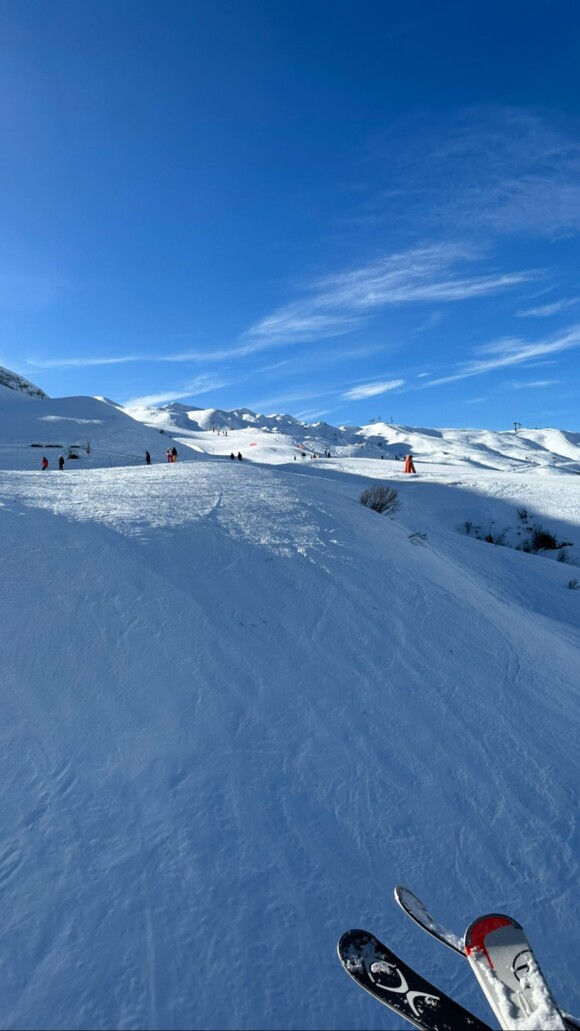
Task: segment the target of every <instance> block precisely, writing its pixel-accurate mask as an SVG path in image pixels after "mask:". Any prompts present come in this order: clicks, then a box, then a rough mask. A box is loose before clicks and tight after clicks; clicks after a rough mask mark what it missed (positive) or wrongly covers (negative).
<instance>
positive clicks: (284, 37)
mask: <svg viewBox="0 0 580 1031" xmlns="http://www.w3.org/2000/svg"><path fill="white" fill-rule="evenodd" d="M579 42H580V5H578V3H577V2H575V0H574V2H569V3H568V2H558V0H550V2H549V3H544V2H533V0H528V2H527V3H526V4H506V3H505V2H501V3H496V2H485V3H483V2H475V0H474V2H469V0H467V2H466V0H461V2H457V3H455V2H444V0H442V2H439V3H437V4H435V3H433V2H432V0H429V2H414V0H407V2H406V3H405V4H400V3H395V2H391V0H380V2H374V0H353V2H344V0H328V2H327V0H308V2H303V0H292V2H290V0H276V2H273V0H203V2H201V0H187V2H182V0H163V2H155V3H152V2H150V0H123V2H122V3H121V2H119V0H114V2H112V0H99V2H98V3H97V2H88V0H70V2H68V0H67V2H62V0H3V2H2V3H0V53H1V60H0V125H1V130H2V137H1V150H0V364H1V365H5V366H7V367H9V368H12V369H14V370H15V371H17V372H19V373H21V374H22V375H24V376H26V377H27V378H29V379H31V380H33V381H34V382H35V383H37V384H38V385H39V386H41V387H42V388H43V389H45V390H46V391H47V392H48V393H49V394H51V395H53V396H59V395H68V394H99V395H101V394H102V395H105V396H107V397H111V398H113V399H115V400H117V401H121V402H128V401H134V400H137V399H139V400H142V399H146V402H147V403H151V404H162V403H166V402H168V401H172V400H180V401H183V402H187V403H189V402H191V404H192V405H195V406H199V407H219V408H234V407H240V406H247V407H250V408H253V409H254V410H257V411H262V412H289V413H291V414H293V415H296V416H298V417H301V418H304V419H307V420H309V421H313V420H316V419H319V418H320V419H326V420H327V421H328V422H332V423H335V424H338V423H341V424H343V423H364V422H367V421H368V420H369V419H370V418H378V417H382V418H383V419H386V420H387V419H391V418H392V419H393V420H394V421H395V422H398V423H402V424H407V425H415V426H444V425H447V426H479V427H490V428H509V427H511V426H513V423H514V421H516V420H517V421H518V422H521V423H522V424H524V425H528V426H547V425H551V426H556V427H563V428H568V429H579V428H580V427H579V425H578V386H579V382H580V279H579V270H580V247H579V234H580V119H579V105H580V101H579V97H580V62H579V60H578V51H579Z"/></svg>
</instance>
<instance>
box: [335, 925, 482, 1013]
mask: <svg viewBox="0 0 580 1031" xmlns="http://www.w3.org/2000/svg"><path fill="white" fill-rule="evenodd" d="M338 956H339V959H340V962H341V963H342V965H343V967H344V969H345V970H346V972H347V974H350V976H351V977H352V978H354V980H355V981H356V983H357V984H359V985H360V986H361V988H364V989H365V991H367V992H369V993H370V994H371V995H372V996H374V998H375V999H378V1000H379V1002H382V1003H383V1005H385V1006H388V1007H389V1009H391V1010H393V1011H394V1012H395V1013H398V1014H399V1016H401V1017H404V1018H405V1020H408V1021H409V1022H410V1023H411V1024H414V1026H415V1027H418V1028H420V1031H490V1028H489V1025H488V1024H484V1023H483V1021H482V1020H479V1019H478V1017H475V1016H474V1015H473V1013H470V1012H469V1011H468V1010H466V1009H464V1008H463V1006H460V1005H459V1003H458V1002H455V1000H454V999H451V998H450V997H449V996H448V995H445V994H444V993H443V992H441V991H439V989H438V988H435V987H434V986H433V985H432V984H429V982H428V981H425V979H424V978H423V977H421V976H420V975H419V974H417V973H416V972H415V971H414V970H413V969H412V968H411V967H409V966H407V964H406V963H403V961H402V960H400V959H399V958H398V956H395V954H394V952H391V950H390V949H388V948H387V947H386V945H383V944H382V942H380V941H379V940H378V938H375V936H374V935H373V934H369V932H368V931H356V930H355V931H347V932H346V934H343V936H342V938H341V939H340V941H339V943H338Z"/></svg>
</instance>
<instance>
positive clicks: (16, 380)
mask: <svg viewBox="0 0 580 1031" xmlns="http://www.w3.org/2000/svg"><path fill="white" fill-rule="evenodd" d="M8 391H12V394H9V393H8ZM20 395H25V396H26V397H34V398H38V399H44V398H47V397H48V394H45V393H44V390H41V389H40V387H37V386H35V384H34V383H31V382H30V380H27V379H24V376H19V375H18V373H16V372H12V371H11V370H10V369H5V368H4V367H3V366H0V398H1V399H2V400H5V401H7V400H16V399H18V397H19V396H20Z"/></svg>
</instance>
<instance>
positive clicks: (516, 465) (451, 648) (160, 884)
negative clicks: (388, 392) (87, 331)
mask: <svg viewBox="0 0 580 1031" xmlns="http://www.w3.org/2000/svg"><path fill="white" fill-rule="evenodd" d="M25 409H28V413H27V412H26V411H25ZM196 411H197V417H196V416H195V412H196ZM188 413H190V414H193V419H192V418H190V414H188ZM138 414H139V413H136V412H134V413H133V415H134V416H137V415H138ZM140 414H141V416H142V418H141V421H137V419H136V418H131V417H130V416H131V413H127V412H126V411H123V410H122V409H121V408H120V407H119V406H115V405H114V404H112V403H111V402H107V401H105V400H104V399H100V400H98V399H94V398H68V399H60V401H57V400H54V399H53V400H32V399H26V398H25V399H23V400H22V401H21V402H20V403H19V404H18V405H14V404H13V405H11V406H6V408H3V409H2V411H1V412H0V445H1V446H0V470H1V471H0V521H1V526H2V577H1V578H0V592H1V599H2V609H1V611H2V620H1V622H0V656H1V668H2V678H1V683H2V702H3V719H2V722H1V724H0V735H1V738H2V740H1V745H2V747H1V751H0V755H1V757H2V758H1V761H2V778H1V781H0V828H1V831H0V833H1V838H0V885H1V887H2V892H3V895H2V897H3V903H4V906H3V920H2V923H1V926H0V957H1V962H2V972H3V976H2V993H1V1002H0V1025H1V1026H3V1027H9V1028H67V1029H68V1028H71V1029H72V1028H82V1029H88V1028H191V1027H195V1028H209V1029H213V1028H216V1029H217V1028H228V1029H230V1028H231V1029H234V1028H241V1029H251V1028H259V1029H262V1028H264V1029H265V1028H312V1029H319V1028H320V1029H322V1028H377V1029H378V1028H382V1027H384V1026H385V1023H386V1022H387V1023H388V1026H389V1027H393V1028H396V1027H402V1026H403V1025H402V1024H400V1022H397V1019H396V1018H395V1017H394V1015H393V1018H392V1019H391V1018H390V1016H389V1015H388V1014H387V1011H386V1010H385V1009H384V1007H381V1006H379V1005H378V1004H376V1003H375V1002H374V1000H373V999H371V998H370V997H369V996H368V995H366V994H365V993H363V992H361V991H359V990H357V988H356V986H355V985H353V983H352V982H351V981H350V979H349V978H347V977H346V976H345V974H344V971H343V970H342V969H341V967H340V964H339V962H338V960H337V958H336V942H337V940H338V939H339V937H340V935H341V934H342V932H343V931H345V930H346V929H348V928H349V927H365V928H367V929H368V930H369V931H371V932H373V933H374V934H376V935H377V936H378V937H379V938H380V939H382V940H383V941H384V942H385V944H387V945H389V946H390V947H391V948H393V949H394V951H395V952H397V953H399V954H400V955H401V957H402V958H403V959H405V960H406V962H408V963H410V964H411V965H412V966H414V967H416V969H417V970H418V971H419V972H420V973H421V974H422V975H423V976H425V977H426V978H428V979H429V980H431V981H433V982H434V983H435V984H436V985H439V986H440V987H441V988H442V989H443V990H444V991H446V992H447V993H449V994H452V995H454V996H455V997H456V998H457V999H458V1001H460V1002H461V1003H462V1004H463V1005H464V1006H466V1007H468V1008H470V1009H473V1010H474V1011H475V1012H476V1013H477V1014H478V1015H479V1016H480V1017H481V1018H482V1019H484V1020H488V1021H489V1022H490V1023H492V1022H493V1019H494V1018H493V1016H492V1015H491V1013H490V1011H489V1009H488V1007H487V1004H486V1002H485V1000H484V998H483V996H482V994H481V992H480V989H479V988H478V986H477V984H476V981H475V978H474V977H473V975H472V973H471V971H470V969H469V966H468V964H467V963H466V962H465V961H463V960H462V959H461V957H458V956H455V955H453V954H452V953H451V952H450V951H449V950H446V949H444V948H442V947H440V946H439V945H438V943H437V942H435V941H434V940H433V939H432V938H431V937H429V936H428V935H426V934H424V933H422V932H421V931H420V929H418V928H416V927H415V926H414V925H413V924H412V922H411V921H410V920H408V919H407V918H406V917H405V915H404V914H403V913H402V912H401V911H400V910H399V909H398V907H397V906H396V905H395V902H394V900H393V898H392V889H393V886H394V885H395V884H397V883H403V884H407V885H408V886H409V887H410V888H412V889H413V890H414V891H416V892H417V894H418V895H419V896H420V897H421V898H422V899H423V900H424V901H425V902H426V903H427V905H428V907H429V909H430V911H431V912H432V913H433V916H434V917H435V918H436V919H440V920H441V922H442V923H443V924H445V925H447V926H450V927H452V928H453V929H454V930H456V931H457V933H458V934H461V933H462V932H463V930H464V928H465V927H466V926H467V924H468V923H469V922H470V921H471V920H472V919H473V918H474V917H476V916H477V915H479V914H481V913H483V912H491V911H499V912H507V913H509V914H510V915H512V916H514V917H515V918H516V919H517V920H519V921H520V922H521V923H523V925H524V927H525V928H526V931H527V933H528V937H529V939H530V941H531V943H532V945H533V946H534V947H535V951H536V954H537V957H538V960H539V962H540V964H541V966H542V969H543V971H544V973H545V974H546V976H547V978H548V980H549V982H550V984H551V987H552V989H553V992H554V995H555V996H556V998H557V999H558V1000H559V1001H560V1003H561V1004H562V1006H564V1007H565V1008H566V1009H568V1010H571V1011H572V1012H574V1011H576V1012H578V1011H579V1010H580V991H579V986H578V980H577V960H576V957H577V952H578V941H579V927H580V919H579V918H580V890H579V884H580V833H579V817H578V813H579V807H578V786H579V783H580V778H579V772H580V771H579V765H580V762H579V755H578V739H579V736H580V677H579V655H580V629H579V617H580V590H575V589H574V588H573V587H572V586H569V585H570V584H573V583H574V582H575V581H576V582H577V581H580V569H578V568H576V567H575V566H574V565H572V564H570V563H571V562H577V561H580V479H579V478H578V476H577V475H576V473H575V469H574V466H575V465H576V464H577V463H578V461H579V459H580V447H579V444H578V440H579V436H578V434H572V433H569V434H564V433H563V432H561V431H556V430H552V431H549V430H544V431H532V430H530V431H522V433H521V434H518V435H517V436H516V435H515V434H513V433H512V434H507V433H506V434H503V435H501V434H494V433H491V432H489V433H487V434H485V433H483V432H482V431H480V432H476V431H469V432H467V431H463V433H462V432H461V431H457V430H455V431H451V430H449V431H435V430H432V431H428V430H409V429H405V428H400V427H399V428H395V427H384V438H380V433H381V432H382V431H380V430H377V427H376V426H370V427H366V428H363V429H361V428H358V429H357V428H351V429H350V430H348V431H346V430H345V432H344V434H343V441H342V443H341V442H340V439H339V437H337V438H336V441H334V439H333V434H334V433H335V432H336V433H338V434H339V435H340V432H341V431H340V430H335V429H334V428H332V427H326V428H325V427H324V424H319V426H318V427H317V428H314V427H310V428H308V427H304V426H303V425H301V424H298V423H297V424H296V427H295V428H294V430H292V432H291V431H290V423H289V421H288V420H289V419H290V417H285V419H286V420H287V421H285V422H284V424H283V427H282V430H280V429H279V422H280V420H279V419H278V417H271V418H272V419H274V420H276V419H278V429H276V428H273V427H274V425H275V424H274V423H272V424H271V425H270V426H267V425H264V426H262V425H256V424H255V423H249V424H247V425H246V424H244V419H243V415H239V422H236V421H235V420H234V419H233V417H232V416H231V413H230V419H229V421H228V419H226V420H225V421H224V422H223V423H222V424H220V426H219V430H220V432H219V435H218V433H217V429H216V421H217V420H216V415H215V412H214V411H213V410H210V415H209V416H208V417H207V418H206V415H207V413H206V412H205V410H201V409H199V410H189V409H187V410H186V411H185V412H181V413H179V412H177V414H176V413H175V412H171V413H167V412H165V414H164V415H163V414H162V415H161V416H160V417H159V424H158V425H154V424H153V423H154V419H153V417H151V416H150V415H149V413H148V412H145V413H143V412H142V413H140ZM246 414H247V413H246ZM143 416H145V418H143ZM42 419H44V421H39V420H42ZM67 420H69V421H67ZM70 420H73V421H72V422H71V421H70ZM186 420H187V421H186ZM188 422H189V423H190V424H191V427H192V428H191V429H189V428H188V425H187V423H188ZM194 422H195V426H194V425H193V423H194ZM247 422H248V420H247V419H246V423H247ZM294 422H296V420H294ZM146 423H147V424H146ZM177 423H179V425H177ZM212 426H213V428H212ZM226 429H227V432H228V436H227V437H226V436H225V431H226ZM160 430H163V433H160V432H159V431H160ZM438 434H443V436H439V435H438ZM79 435H80V436H79ZM77 436H79V439H78V440H77V439H76V438H77ZM373 436H376V438H377V439H376V440H375V441H374V442H373V441H372V440H371V438H373ZM307 437H308V438H310V440H307V439H306V438H307ZM358 439H360V443H357V440H358ZM381 439H383V442H382V443H381ZM83 440H85V441H90V442H91V447H90V450H88V451H87V450H85V451H84V452H82V451H79V457H78V458H77V459H69V458H68V457H67V460H66V464H65V469H64V471H62V472H61V471H59V470H58V467H57V462H56V457H55V456H58V455H59V454H60V453H62V454H63V455H65V456H67V455H68V451H67V450H66V449H67V448H69V447H70V446H72V445H78V444H79V443H82V441H83ZM369 440H370V441H371V442H369ZM430 440H431V441H432V442H433V450H432V451H429V449H428V447H427V442H428V441H430ZM526 440H527V441H528V443H527V444H526V443H525V441H526ZM174 442H176V446H177V449H178V451H179V460H178V462H177V463H176V464H171V465H169V464H167V463H166V462H165V449H166V447H167V446H169V445H171V446H173V444H174ZM33 443H40V444H41V445H46V444H48V443H52V444H54V445H56V448H55V450H54V451H50V452H49V454H50V464H49V469H48V471H46V472H41V471H40V457H41V456H42V454H43V451H42V450H38V449H37V448H32V447H31V446H30V445H31V444H33ZM361 444H362V446H360V445H361ZM252 445H254V446H253V447H252ZM307 445H311V446H308V447H307ZM325 445H326V447H325ZM335 445H336V446H335ZM409 447H410V448H412V449H413V451H414V454H415V464H416V467H417V472H418V475H417V476H416V477H405V476H404V475H403V474H402V463H399V462H398V461H396V460H395V458H394V455H395V454H396V453H398V452H399V451H400V453H401V454H404V453H405V449H408V448H409ZM340 448H342V449H343V450H342V451H341V450H340ZM59 449H60V450H59ZM145 449H148V450H150V452H151V454H152V458H153V464H152V465H151V466H150V467H149V466H146V465H145V463H144V452H145ZM325 449H326V450H330V451H331V456H332V457H331V458H326V459H325V458H322V459H318V458H317V459H313V458H310V457H306V458H304V459H303V458H302V457H301V455H302V453H305V454H307V455H308V456H309V455H310V453H314V452H316V453H317V454H318V453H320V452H323V451H324V450H325ZM238 450H240V451H241V452H242V454H243V461H241V462H240V461H238V460H237V458H236V459H234V460H232V459H230V458H229V454H230V451H233V452H234V453H236V454H237V452H238ZM381 451H384V452H385V454H386V455H388V457H385V458H383V459H381V458H380V452H381ZM186 455H187V457H188V459H189V460H188V461H184V460H183V459H184V458H185V457H186ZM294 455H296V461H295V460H294ZM248 459H252V461H249V460H248ZM377 481H379V482H380V483H384V484H386V485H388V486H394V487H395V488H396V489H397V490H398V492H399V499H400V501H401V506H400V509H399V511H398V512H397V513H396V514H395V515H393V516H386V515H382V516H381V515H378V514H377V513H376V512H373V511H371V510H370V509H368V508H365V507H363V506H362V505H361V504H360V501H359V499H360V494H361V491H362V490H363V488H364V487H367V486H369V485H372V484H373V483H376V482H377ZM524 510H525V513H526V520H527V521H524V519H523V514H522V513H523V512H524ZM534 521H536V522H537V523H541V524H542V525H543V526H544V527H545V528H546V529H549V530H550V531H551V532H553V533H554V535H555V537H557V538H558V542H559V543H561V542H563V541H566V542H567V544H568V547H567V549H566V550H567V557H568V561H567V562H563V561H560V562H557V561H555V560H554V559H555V557H556V554H557V553H556V552H555V551H554V552H546V553H545V554H538V555H532V554H525V553H523V551H521V550H516V547H515V546H516V544H517V543H518V541H520V542H521V541H522V540H525V539H526V534H528V527H529V526H531V525H532V524H533V523H534ZM476 527H479V528H480V535H481V536H486V535H491V536H494V535H496V536H497V535H501V533H503V532H504V531H505V540H506V542H507V543H509V544H511V546H510V547H499V546H494V544H490V543H486V542H485V541H484V540H481V539H477V537H476V532H479V531H476ZM488 530H489V531H490V534H488ZM389 1020H390V1023H389Z"/></svg>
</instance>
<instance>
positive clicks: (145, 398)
mask: <svg viewBox="0 0 580 1031" xmlns="http://www.w3.org/2000/svg"><path fill="white" fill-rule="evenodd" d="M229 386H231V380H227V379H216V378H212V377H210V376H198V377H197V378H196V379H194V380H190V382H189V383H184V384H183V385H182V386H180V387H177V388H175V389H171V388H167V390H160V391H158V392H157V393H155V394H144V395H142V396H141V397H132V398H129V399H128V400H126V401H123V402H122V403H123V404H124V405H144V406H146V407H152V406H154V405H161V404H168V403H170V402H171V401H181V400H182V399H183V398H186V397H195V396H197V395H198V394H208V393H210V392H211V391H212V390H220V389H221V388H222V387H229Z"/></svg>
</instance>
